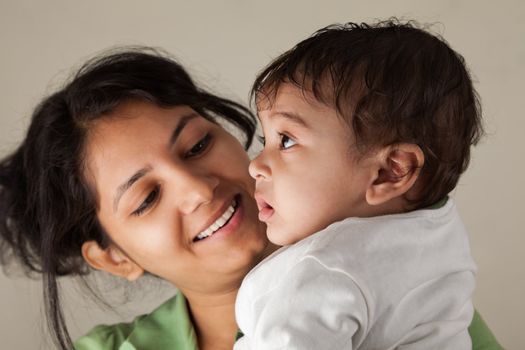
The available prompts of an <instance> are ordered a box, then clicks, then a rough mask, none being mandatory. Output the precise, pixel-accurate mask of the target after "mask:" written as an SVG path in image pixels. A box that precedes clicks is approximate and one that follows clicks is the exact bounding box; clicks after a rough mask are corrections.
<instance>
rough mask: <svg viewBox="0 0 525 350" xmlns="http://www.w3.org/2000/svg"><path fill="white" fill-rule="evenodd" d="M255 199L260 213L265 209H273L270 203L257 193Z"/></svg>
mask: <svg viewBox="0 0 525 350" xmlns="http://www.w3.org/2000/svg"><path fill="white" fill-rule="evenodd" d="M254 197H255V202H256V203H257V208H258V209H259V211H260V210H261V209H264V208H271V205H269V204H268V202H266V201H265V200H264V199H263V198H262V196H261V195H260V194H259V193H255V195H254Z"/></svg>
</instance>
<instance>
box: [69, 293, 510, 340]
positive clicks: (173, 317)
mask: <svg viewBox="0 0 525 350" xmlns="http://www.w3.org/2000/svg"><path fill="white" fill-rule="evenodd" d="M469 333H470V336H471V338H472V349H473V350H500V349H503V348H502V347H501V345H499V343H498V341H497V340H496V338H495V337H494V335H493V334H492V332H491V331H490V329H489V328H488V327H487V325H486V324H485V322H484V321H483V319H482V318H481V317H480V315H479V314H478V313H477V312H476V313H475V314H474V318H473V320H472V323H471V324H470V327H469ZM75 349H76V350H117V349H118V350H164V349H169V350H197V337H196V335H195V330H194V329H193V324H192V323H191V319H190V315H189V312H188V307H187V305H186V299H185V298H184V296H183V295H182V294H177V295H176V296H174V297H173V298H171V299H169V300H168V301H166V302H165V303H164V304H162V305H161V306H159V307H158V308H157V309H156V310H154V311H153V312H152V313H150V314H147V315H142V316H139V317H137V318H136V319H135V320H134V321H132V322H130V323H119V324H115V325H111V326H107V325H100V326H97V327H95V328H93V329H92V330H91V331H90V332H89V333H88V334H87V335H85V336H83V337H82V338H80V339H78V340H77V341H76V342H75Z"/></svg>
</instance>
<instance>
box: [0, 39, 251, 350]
mask: <svg viewBox="0 0 525 350" xmlns="http://www.w3.org/2000/svg"><path fill="white" fill-rule="evenodd" d="M129 100H143V101H148V102H150V103H152V104H155V105H157V106H160V107H165V108H168V107H174V106H179V105H186V106H189V107H191V108H192V109H193V110H195V111H196V112H197V113H199V114H200V115H202V116H203V117H205V118H208V119H210V120H212V121H214V120H217V119H223V120H225V121H227V122H230V123H231V124H233V125H234V126H236V127H238V128H239V129H240V130H241V131H242V132H243V133H244V136H245V146H246V148H248V147H249V145H250V144H251V142H252V139H253V134H254V131H255V117H254V116H253V114H252V113H251V112H250V111H249V110H248V109H247V108H245V107H243V106H241V105H239V104H237V103H235V102H233V101H230V100H228V99H224V98H221V97H218V96H215V95H213V94H211V93H209V92H207V91H205V90H203V89H201V88H199V87H197V86H196V85H195V84H194V83H193V81H192V79H191V78H190V76H189V75H188V73H187V72H186V71H185V70H184V68H183V67H182V66H181V65H180V64H178V63H177V62H176V61H174V60H173V59H171V58H169V57H168V56H167V55H165V54H163V53H161V52H159V51H157V50H153V49H150V48H133V49H124V50H119V51H118V52H116V51H113V52H111V53H109V54H107V53H106V54H104V55H102V56H100V57H96V58H94V59H92V60H90V61H89V62H87V63H86V64H85V65H84V66H83V67H82V68H80V70H79V71H78V73H77V74H76V75H75V76H74V77H73V79H72V80H71V81H70V82H69V83H68V84H67V85H65V87H63V88H62V89H60V90H59V91H57V92H55V93H54V94H52V95H51V96H49V97H47V98H45V99H44V100H43V101H42V102H41V103H40V105H39V106H38V107H37V108H36V109H35V111H34V113H33V116H32V119H31V124H30V126H29V130H28V132H27V135H26V137H25V139H24V140H23V142H22V143H21V145H20V146H19V147H18V149H16V150H15V151H14V152H13V153H12V154H11V155H8V156H7V157H6V158H4V159H3V160H1V161H0V262H1V263H2V264H7V263H9V262H11V260H13V259H12V258H17V259H18V260H19V261H20V262H22V265H23V266H24V267H25V268H26V271H27V272H28V274H31V273H34V272H37V273H42V275H43V276H42V279H43V285H44V286H43V287H44V300H45V305H46V316H47V320H48V325H49V327H50V329H51V332H52V334H53V339H54V341H55V343H56V344H57V345H58V346H59V347H60V348H61V349H72V348H73V345H72V342H71V339H70V336H69V333H68V331H67V327H66V323H65V320H64V316H63V313H62V309H61V306H60V299H59V296H60V294H59V289H58V283H57V276H64V275H84V274H86V273H87V272H89V270H90V269H89V268H88V267H87V265H86V263H85V262H84V260H83V258H82V255H81V247H82V244H83V243H84V242H86V241H90V240H94V241H96V242H97V243H98V244H99V245H100V246H101V247H102V248H105V247H107V245H108V243H110V240H109V237H108V235H107V234H106V232H104V229H103V228H102V227H101V225H100V224H99V222H98V220H97V217H96V206H97V203H96V200H95V197H94V194H93V193H92V192H91V191H90V189H89V188H88V186H87V185H86V184H87V182H86V179H85V177H84V156H85V155H84V149H85V141H86V136H87V134H88V132H89V130H90V129H91V127H92V126H93V124H94V122H96V120H97V119H99V118H103V117H105V116H107V115H108V114H110V113H111V112H112V111H113V110H114V109H115V108H116V107H117V106H118V105H119V104H121V103H123V102H125V101H129Z"/></svg>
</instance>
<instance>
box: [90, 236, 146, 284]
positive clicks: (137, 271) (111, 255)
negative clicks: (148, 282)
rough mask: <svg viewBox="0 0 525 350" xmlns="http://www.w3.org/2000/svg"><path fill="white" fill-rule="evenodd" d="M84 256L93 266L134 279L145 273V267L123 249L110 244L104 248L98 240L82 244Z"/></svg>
mask: <svg viewBox="0 0 525 350" xmlns="http://www.w3.org/2000/svg"><path fill="white" fill-rule="evenodd" d="M82 256H83V257H84V260H85V261H86V262H87V263H88V264H89V265H90V266H91V267H93V268H95V269H97V270H102V271H106V272H109V273H110V274H112V275H115V276H119V277H124V278H125V279H127V280H128V281H134V280H136V279H137V278H139V277H140V276H142V275H143V274H144V269H143V268H142V267H140V266H139V265H138V264H137V263H135V262H134V261H133V260H131V259H130V258H129V257H128V256H127V255H126V254H125V253H124V252H123V251H122V250H121V249H119V248H118V247H116V246H115V245H110V246H109V247H107V248H106V249H102V248H101V247H100V246H99V245H98V243H97V242H95V241H87V242H84V244H82Z"/></svg>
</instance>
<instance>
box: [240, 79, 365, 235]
mask: <svg viewBox="0 0 525 350" xmlns="http://www.w3.org/2000/svg"><path fill="white" fill-rule="evenodd" d="M259 118H260V121H261V123H262V128H263V131H264V137H265V146H264V149H263V151H262V152H261V153H260V154H259V156H257V157H256V158H255V159H254V160H253V161H252V162H251V163H250V168H249V170H250V175H251V176H252V177H253V178H255V179H256V191H255V198H256V200H257V205H258V207H259V219H260V220H261V221H264V222H265V223H266V224H267V234H268V238H269V239H270V241H272V242H273V243H275V244H279V245H286V244H292V243H295V242H297V241H298V240H300V239H302V238H305V237H307V236H309V235H311V234H312V233H315V232H317V231H319V230H321V229H323V228H325V227H326V226H328V225H329V224H331V223H333V222H335V221H339V220H342V219H344V218H347V217H355V216H367V211H368V210H369V205H368V204H367V203H366V199H365V193H366V189H367V187H368V186H369V185H370V183H371V181H373V180H371V179H373V175H374V174H373V173H372V172H373V170H372V167H371V166H370V164H371V163H370V162H371V161H369V158H367V157H360V154H359V153H358V151H357V150H356V149H355V139H354V136H353V133H352V131H351V128H350V127H349V126H348V125H347V123H346V122H345V121H344V120H343V119H342V118H341V117H339V116H337V113H336V111H335V109H333V108H331V107H329V106H327V105H325V104H322V103H321V102H319V101H316V100H315V99H314V98H313V97H312V96H309V95H308V94H303V92H302V91H301V90H300V89H299V88H297V87H295V86H293V85H291V84H282V85H281V86H280V88H279V91H278V93H277V95H276V97H275V100H274V101H273V103H271V104H269V105H268V106H263V108H262V109H260V110H259Z"/></svg>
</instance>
